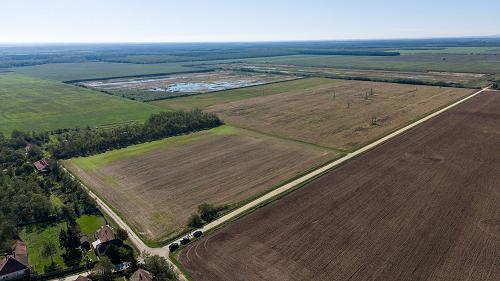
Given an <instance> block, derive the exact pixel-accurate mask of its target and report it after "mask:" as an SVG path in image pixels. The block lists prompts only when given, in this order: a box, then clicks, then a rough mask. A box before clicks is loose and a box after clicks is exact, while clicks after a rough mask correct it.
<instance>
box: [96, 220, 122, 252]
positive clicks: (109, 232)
mask: <svg viewBox="0 0 500 281" xmlns="http://www.w3.org/2000/svg"><path fill="white" fill-rule="evenodd" d="M111 244H114V245H116V246H118V247H121V246H122V245H123V242H122V241H121V240H120V239H118V238H116V236H115V233H114V232H113V228H111V226H109V225H104V226H102V227H101V228H100V229H99V230H98V231H97V232H96V241H94V242H93V243H92V247H93V248H94V250H95V253H96V255H98V256H100V255H101V254H103V253H104V252H105V251H106V249H107V248H108V246H109V245H111Z"/></svg>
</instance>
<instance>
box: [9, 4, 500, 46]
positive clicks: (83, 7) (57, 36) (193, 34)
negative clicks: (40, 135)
mask: <svg viewBox="0 0 500 281" xmlns="http://www.w3.org/2000/svg"><path fill="white" fill-rule="evenodd" d="M498 11H500V1H498V0H488V1H485V0H475V1H470V0H467V1H465V0H454V1H452V0H418V1H417V0H412V1H407V0H398V1H392V0H378V1H369V0H365V1H356V0H350V1H347V0H342V1H337V0H301V1H298V0H288V1H284V0H266V1H264V0H245V1H243V0H163V1H161V0H0V42H1V43H33V42H41V43H46V42H222V41H224V42H226V41H229V42H235V41H289V40H343V39H392V38H430V37H460V36H488V35H498V34H500V19H499V14H498Z"/></svg>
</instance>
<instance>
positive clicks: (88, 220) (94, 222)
mask: <svg viewBox="0 0 500 281" xmlns="http://www.w3.org/2000/svg"><path fill="white" fill-rule="evenodd" d="M76 222H77V223H78V225H79V226H80V231H81V232H82V233H84V234H85V235H87V237H89V239H90V240H91V241H92V240H93V239H94V235H95V231H96V230H97V229H99V228H101V226H103V225H105V224H106V221H105V220H104V217H102V216H95V215H82V216H80V217H79V218H77V219H76Z"/></svg>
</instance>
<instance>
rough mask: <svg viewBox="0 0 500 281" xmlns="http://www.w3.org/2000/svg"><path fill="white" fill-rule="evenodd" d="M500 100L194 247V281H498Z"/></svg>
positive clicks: (495, 97)
mask: <svg viewBox="0 0 500 281" xmlns="http://www.w3.org/2000/svg"><path fill="white" fill-rule="evenodd" d="M499 153H500V92H484V93H482V94H480V95H479V96H477V97H474V98H473V99H471V100H469V101H467V102H465V103H463V104H461V105H459V106H457V107H456V108H454V109H451V110H450V111H447V112H446V113H444V114H442V115H441V116H438V117H436V118H433V119H431V120H430V121H428V122H425V123H423V124H422V125H420V126H418V127H416V128H414V129H412V130H410V131H409V132H407V133H405V134H403V135H401V136H399V137H396V138H394V139H392V140H391V141H389V142H387V143H385V144H383V145H381V146H379V147H377V148H376V149H373V150H372V151H370V152H368V153H366V154H364V155H362V156H360V157H358V158H356V159H353V160H352V161H349V162H348V163H347V164H345V165H343V166H341V167H339V168H337V169H335V170H334V171H332V172H330V173H328V174H326V175H325V176H323V177H321V178H319V179H317V180H315V181H313V182H311V183H309V184H307V185H306V186H304V187H303V188H301V189H299V190H297V191H295V192H293V193H291V194H289V195H287V196H285V197H284V198H282V199H280V200H276V201H274V202H272V203H270V204H269V205H267V206H265V207H263V208H260V209H258V210H256V211H255V212H253V213H252V214H250V215H248V216H246V217H244V218H242V219H240V220H238V221H236V222H234V223H232V224H230V225H228V226H227V227H225V228H223V229H222V230H220V231H217V232H215V233H213V234H211V235H208V236H206V237H204V238H202V239H200V240H199V241H197V242H195V243H194V244H191V245H189V246H188V247H187V248H186V249H184V250H183V251H182V252H181V253H180V254H179V257H178V258H179V260H180V262H181V263H182V264H183V265H185V266H186V268H187V270H188V271H189V272H190V273H191V274H192V276H193V277H194V279H195V280H212V281H215V280H217V281H220V280H231V281H233V280H270V281H271V280H272V281H276V280H329V281H330V280H333V281H335V280H356V281H360V280H380V281H392V280H394V281H396V280H398V281H399V280H450V281H459V280H469V281H472V280H477V281H498V280H500V154H499Z"/></svg>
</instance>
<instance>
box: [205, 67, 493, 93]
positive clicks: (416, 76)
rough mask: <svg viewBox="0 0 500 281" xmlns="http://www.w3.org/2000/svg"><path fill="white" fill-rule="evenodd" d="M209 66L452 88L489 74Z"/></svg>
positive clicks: (475, 82) (482, 81)
mask: <svg viewBox="0 0 500 281" xmlns="http://www.w3.org/2000/svg"><path fill="white" fill-rule="evenodd" d="M211 67H213V68H216V69H225V70H240V71H251V72H259V73H282V74H293V75H302V76H319V77H328V78H341V79H358V80H368V79H371V80H373V81H382V82H403V83H413V84H415V83H419V82H420V83H421V84H424V83H428V84H430V85H432V84H434V85H437V84H440V83H441V84H447V85H453V86H456V85H458V86H466V87H478V86H485V85H488V81H487V80H488V79H489V78H490V75H487V74H481V73H453V72H437V71H426V72H415V71H389V70H374V69H370V70H368V69H349V68H344V69H343V68H333V67H305V66H300V67H299V66H294V65H279V64H246V63H231V64H227V63H225V64H215V65H211Z"/></svg>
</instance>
